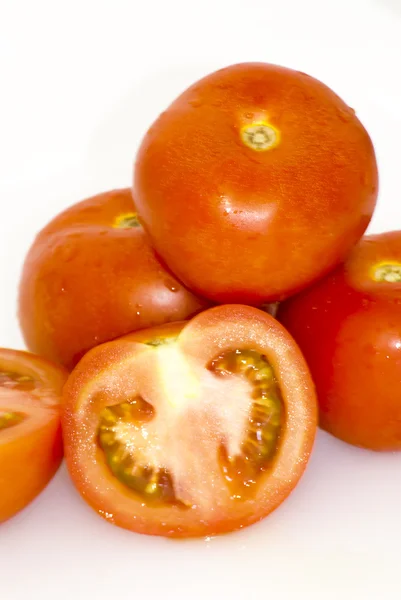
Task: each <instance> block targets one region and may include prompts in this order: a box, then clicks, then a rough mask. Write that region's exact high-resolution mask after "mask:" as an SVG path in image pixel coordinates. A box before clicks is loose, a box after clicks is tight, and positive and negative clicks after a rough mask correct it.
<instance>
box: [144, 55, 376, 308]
mask: <svg viewBox="0 0 401 600" xmlns="http://www.w3.org/2000/svg"><path fill="white" fill-rule="evenodd" d="M260 120H262V121H266V122H268V123H269V124H270V125H271V126H272V127H274V128H276V130H277V131H278V132H279V135H280V139H279V142H278V144H277V145H276V146H275V147H273V148H271V149H269V150H267V151H262V152H256V151H254V150H252V149H250V148H249V147H247V146H246V145H245V144H244V143H243V142H242V141H241V137H240V135H241V131H242V128H243V127H244V126H247V125H249V124H251V123H253V122H258V121H260ZM133 191H134V195H135V198H136V202H137V206H138V211H139V213H140V215H141V218H142V221H143V223H144V226H145V228H146V229H147V231H148V233H149V235H150V237H151V238H152V241H153V245H154V247H155V248H156V250H157V252H158V254H159V255H160V256H162V257H163V259H164V260H165V262H166V263H167V265H168V266H169V267H170V269H171V270H172V271H173V272H174V273H175V274H176V276H177V277H178V278H179V279H180V280H181V281H183V283H184V284H186V285H187V286H188V287H189V288H190V289H192V290H193V291H194V292H195V293H198V294H201V295H203V296H205V297H208V298H210V299H211V300H213V301H215V302H218V303H233V302H240V303H244V304H251V305H255V306H258V305H260V304H261V303H263V302H274V301H279V300H283V299H285V298H287V297H289V296H290V295H292V294H294V293H295V292H297V291H300V290H301V289H303V288H305V287H307V286H308V285H310V284H311V283H312V282H313V281H315V280H316V279H318V278H319V277H321V276H323V275H324V274H325V273H327V272H329V271H330V270H331V269H333V268H334V267H335V266H336V265H337V264H338V263H339V262H340V261H342V260H343V259H344V258H345V256H346V255H347V253H348V252H349V250H350V249H351V248H352V246H353V245H354V244H355V243H356V242H357V241H358V240H359V239H360V237H361V236H362V235H363V233H364V231H365V230H366V228H367V226H368V224H369V221H370V219H371V216H372V213H373V210H374V207H375V204H376V198H377V191H378V173H377V165H376V159H375V153H374V149H373V146H372V142H371V140H370V138H369V135H368V134H367V132H366V130H365V129H364V127H363V126H362V124H361V123H360V122H359V120H358V119H357V117H356V116H355V111H353V110H352V109H351V108H349V107H348V106H347V105H346V104H345V103H344V102H343V101H342V100H341V99H340V98H339V97H338V96H337V95H336V94H334V92H332V91H331V90H330V89H329V88H328V87H326V86H325V85H324V84H322V83H321V82H319V81H317V80H316V79H313V78H312V77H309V76H308V75H305V74H304V73H299V72H296V71H293V70H291V69H285V68H283V67H278V66H274V65H267V64H262V63H249V64H239V65H234V66H231V67H228V68H225V69H222V70H220V71H217V72H215V73H212V74H211V75H209V76H207V77H205V78H204V79H202V80H201V81H199V82H197V83H195V84H194V85H193V86H191V87H190V88H189V89H188V90H186V91H185V92H184V93H183V94H182V95H181V96H179V97H178V98H177V99H176V100H175V101H174V102H173V103H172V104H171V106H170V107H169V108H168V109H167V110H166V111H165V112H163V113H162V114H161V115H160V117H159V118H158V119H157V121H156V122H155V123H154V124H153V125H152V126H151V128H150V129H149V131H148V132H147V134H146V136H145V138H144V140H143V142H142V145H141V147H140V149H139V152H138V155H137V159H136V164H135V168H134V179H133ZM183 257H185V259H184V260H183Z"/></svg>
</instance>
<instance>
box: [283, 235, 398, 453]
mask: <svg viewBox="0 0 401 600" xmlns="http://www.w3.org/2000/svg"><path fill="white" fill-rule="evenodd" d="M391 261H397V262H399V261H401V232H389V233H385V234H380V235H372V236H366V237H365V238H363V239H362V240H361V242H360V243H359V244H358V245H357V246H356V247H355V248H354V250H353V251H352V253H351V254H350V256H349V258H348V259H347V261H346V262H345V264H344V265H343V266H340V267H338V268H337V269H336V270H335V271H334V272H333V273H332V274H330V275H329V276H327V277H326V278H325V279H323V280H321V281H319V282H318V283H316V284H315V285H314V286H312V287H311V288H310V289H308V290H306V291H304V292H302V293H301V294H299V295H298V296H294V297H293V298H291V299H289V300H287V302H285V303H283V304H282V305H281V306H280V308H279V312H278V319H279V320H280V321H281V322H282V323H283V324H284V326H285V327H287V329H288V330H289V332H290V333H291V334H292V335H293V336H294V338H295V340H296V341H297V342H298V344H299V345H300V347H301V349H302V351H303V353H304V356H305V358H306V359H307V362H308V364H309V367H310V369H311V372H312V376H313V378H314V381H315V384H316V388H317V393H318V400H319V409H320V417H319V420H320V425H321V427H322V428H323V429H325V430H327V431H329V432H330V433H332V434H333V435H335V436H336V437H338V438H340V439H342V440H344V441H346V442H348V443H350V444H354V445H356V446H361V447H364V448H369V449H371V450H377V451H380V450H383V451H385V450H401V402H400V399H399V388H400V381H401V379H400V373H401V301H400V298H401V284H400V283H388V282H375V281H374V280H373V279H372V276H371V272H372V268H373V267H374V265H377V264H380V263H381V262H384V263H386V262H391Z"/></svg>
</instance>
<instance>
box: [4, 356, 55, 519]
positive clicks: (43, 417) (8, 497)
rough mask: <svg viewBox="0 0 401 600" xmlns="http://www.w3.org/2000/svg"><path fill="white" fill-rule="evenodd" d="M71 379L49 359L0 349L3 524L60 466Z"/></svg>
mask: <svg viewBox="0 0 401 600" xmlns="http://www.w3.org/2000/svg"><path fill="white" fill-rule="evenodd" d="M66 379H67V372H66V371H64V369H62V368H60V367H57V366H55V365H53V364H51V363H49V362H48V361H47V360H44V359H42V358H40V357H38V356H35V355H33V354H29V353H28V352H21V351H17V350H8V349H5V348H0V490H1V491H0V523H1V522H3V521H5V520H7V519H9V518H10V517H12V516H13V515H15V514H16V513H17V512H18V511H20V510H21V509H23V508H24V507H25V506H27V505H28V504H29V503H30V502H31V501H32V500H33V499H34V498H35V497H36V496H37V495H38V494H39V493H40V492H41V491H42V490H43V488H44V487H45V486H46V485H47V483H48V482H49V481H50V479H51V478H52V477H53V475H54V474H55V472H56V470H57V469H58V467H59V465H60V462H61V459H62V456H63V445H62V436H61V422H60V405H61V396H62V388H63V386H64V383H65V381H66Z"/></svg>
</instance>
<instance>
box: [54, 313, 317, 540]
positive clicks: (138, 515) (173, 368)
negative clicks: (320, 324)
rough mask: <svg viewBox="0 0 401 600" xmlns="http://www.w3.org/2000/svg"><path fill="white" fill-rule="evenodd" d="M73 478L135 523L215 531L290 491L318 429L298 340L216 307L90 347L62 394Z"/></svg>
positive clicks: (153, 528)
mask: <svg viewBox="0 0 401 600" xmlns="http://www.w3.org/2000/svg"><path fill="white" fill-rule="evenodd" d="M64 402H65V404H64V414H63V426H64V441H65V447H66V448H65V452H66V460H67V465H68V468H69V471H70V473H71V477H72V479H73V481H74V483H75V485H76V487H77V489H78V490H79V492H80V493H81V494H82V496H83V497H84V499H85V500H86V501H87V502H88V503H89V504H90V505H91V506H92V507H93V508H94V509H95V510H96V511H97V512H98V513H99V514H100V515H102V516H103V517H104V518H106V519H108V520H109V521H111V522H113V523H115V524H116V525H119V526H121V527H125V528H127V529H130V530H132V531H135V532H139V533H146V534H152V535H163V536H170V537H189V536H204V535H215V534H218V533H223V532H229V531H232V530H235V529H238V528H242V527H245V526H247V525H250V524H252V523H254V522H256V521H258V520H260V519H262V518H263V517H265V516H266V515H267V514H269V513H270V512H271V511H273V510H274V509H275V508H276V507H277V506H278V505H279V504H280V503H281V502H282V501H283V500H284V499H285V498H286V497H287V496H288V495H289V493H290V492H291V491H292V490H293V488H294V487H295V486H296V484H297V482H298V481H299V479H300V477H301V475H302V473H303V471H304V469H305V466H306V464H307V461H308V458H309V455H310V452H311V450H312V446H313V440H314V436H315V431H316V398H315V391H314V385H313V383H312V380H311V377H310V374H309V371H308V367H307V365H306V363H305V361H304V359H303V356H302V354H301V352H300V350H299V349H298V346H297V345H296V343H295V342H294V341H293V339H292V338H291V337H290V335H289V334H288V333H287V332H286V330H285V329H284V328H283V327H282V326H281V325H280V324H279V323H278V322H277V321H275V319H273V317H271V316H270V315H268V314H266V313H265V312H262V311H261V310H258V309H255V308H252V307H249V306H242V305H230V306H219V307H215V308H212V309H209V310H207V311H204V312H203V313H201V314H199V315H198V316H196V317H194V318H193V319H192V320H191V321H187V322H181V323H176V324H174V325H171V324H170V325H167V326H164V327H163V326H161V327H158V328H156V329H148V330H144V331H140V332H136V333H134V334H132V335H131V336H126V337H125V338H121V339H120V340H116V341H113V342H109V343H108V344H104V345H102V346H99V347H97V348H95V349H93V350H91V351H90V352H89V353H88V354H87V355H86V356H85V357H84V358H83V359H82V360H81V362H80V363H79V364H78V366H77V367H76V369H75V370H74V371H73V373H72V375H71V376H70V379H69V381H68V383H67V385H66V388H65V393H64Z"/></svg>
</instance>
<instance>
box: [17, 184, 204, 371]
mask: <svg viewBox="0 0 401 600" xmlns="http://www.w3.org/2000/svg"><path fill="white" fill-rule="evenodd" d="M207 305H208V303H207V302H206V301H204V300H201V299H199V298H197V297H196V296H194V295H193V294H192V293H191V292H189V291H188V290H186V289H185V288H184V287H183V286H182V285H181V284H180V283H179V282H178V281H177V280H176V278H175V277H174V276H173V275H172V274H171V273H169V272H168V271H167V270H166V268H165V267H164V266H163V265H162V264H161V262H160V261H159V260H158V259H157V257H156V256H155V254H154V252H153V250H152V248H151V247H150V245H149V242H148V239H147V237H146V235H145V233H144V231H143V228H142V226H141V225H140V223H139V221H138V218H137V215H136V213H135V206H134V203H133V200H132V195H131V191H130V190H129V189H122V190H115V191H112V192H108V193H104V194H99V195H98V196H95V197H94V198H89V199H88V200H84V201H83V202H80V203H78V204H76V205H74V206H72V207H71V208H69V209H68V210H66V211H65V212H63V213H62V214H60V215H58V216H57V217H56V218H55V219H54V220H53V221H52V222H51V223H49V224H48V225H47V227H45V228H44V229H43V230H42V231H41V232H40V233H39V235H38V236H37V238H36V240H35V242H34V244H33V246H32V247H31V249H30V251H29V253H28V256H27V258H26V261H25V265H24V269H23V273H22V278H21V283H20V290H19V316H20V323H21V328H22V332H23V335H24V338H25V342H26V344H27V346H28V348H29V349H30V350H32V351H33V352H36V353H37V354H41V355H42V356H45V357H47V358H49V359H52V360H54V361H56V362H59V363H61V364H63V365H65V366H66V367H67V368H72V367H73V366H74V365H75V364H76V363H77V362H78V360H79V359H80V358H81V357H82V356H83V354H85V352H86V351H87V350H89V349H90V348H92V347H93V346H96V345H98V344H101V343H102V342H106V341H109V340H111V339H114V338H116V337H118V336H121V335H124V334H126V333H129V332H131V331H135V330H137V329H142V328H144V327H150V326H152V325H159V324H162V323H165V322H168V321H177V320H180V319H185V318H187V317H189V316H191V315H193V314H195V313H196V312H198V311H199V310H201V309H202V308H204V307H206V306H207Z"/></svg>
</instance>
